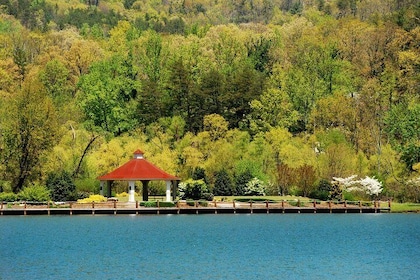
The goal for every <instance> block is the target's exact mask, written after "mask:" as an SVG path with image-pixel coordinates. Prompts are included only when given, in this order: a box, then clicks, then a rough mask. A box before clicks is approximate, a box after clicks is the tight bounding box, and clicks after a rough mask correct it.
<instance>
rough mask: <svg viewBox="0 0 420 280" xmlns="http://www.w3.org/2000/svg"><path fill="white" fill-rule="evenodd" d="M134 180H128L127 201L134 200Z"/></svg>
mask: <svg viewBox="0 0 420 280" xmlns="http://www.w3.org/2000/svg"><path fill="white" fill-rule="evenodd" d="M134 184H135V182H134V181H129V182H128V202H136V200H135V199H134V188H135V185H134Z"/></svg>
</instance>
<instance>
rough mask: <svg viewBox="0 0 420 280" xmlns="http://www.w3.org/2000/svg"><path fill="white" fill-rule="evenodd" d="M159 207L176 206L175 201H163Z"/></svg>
mask: <svg viewBox="0 0 420 280" xmlns="http://www.w3.org/2000/svg"><path fill="white" fill-rule="evenodd" d="M159 207H175V203H173V202H171V201H161V202H159Z"/></svg>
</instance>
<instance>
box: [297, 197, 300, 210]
mask: <svg viewBox="0 0 420 280" xmlns="http://www.w3.org/2000/svg"><path fill="white" fill-rule="evenodd" d="M297 207H298V208H299V209H298V213H299V214H300V199H298V201H297Z"/></svg>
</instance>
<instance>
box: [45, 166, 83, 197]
mask: <svg viewBox="0 0 420 280" xmlns="http://www.w3.org/2000/svg"><path fill="white" fill-rule="evenodd" d="M46 187H47V188H48V189H49V190H50V191H51V199H52V200H53V201H73V200H76V199H77V198H78V197H77V193H76V185H75V184H74V181H73V178H72V177H71V175H70V174H69V173H68V172H66V171H62V172H61V173H50V174H48V177H47V181H46Z"/></svg>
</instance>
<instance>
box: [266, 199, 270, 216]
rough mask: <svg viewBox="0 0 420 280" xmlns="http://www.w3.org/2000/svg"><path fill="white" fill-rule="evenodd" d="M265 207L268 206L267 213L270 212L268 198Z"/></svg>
mask: <svg viewBox="0 0 420 280" xmlns="http://www.w3.org/2000/svg"><path fill="white" fill-rule="evenodd" d="M265 207H266V208H267V214H270V208H269V207H268V200H266V201H265Z"/></svg>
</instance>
